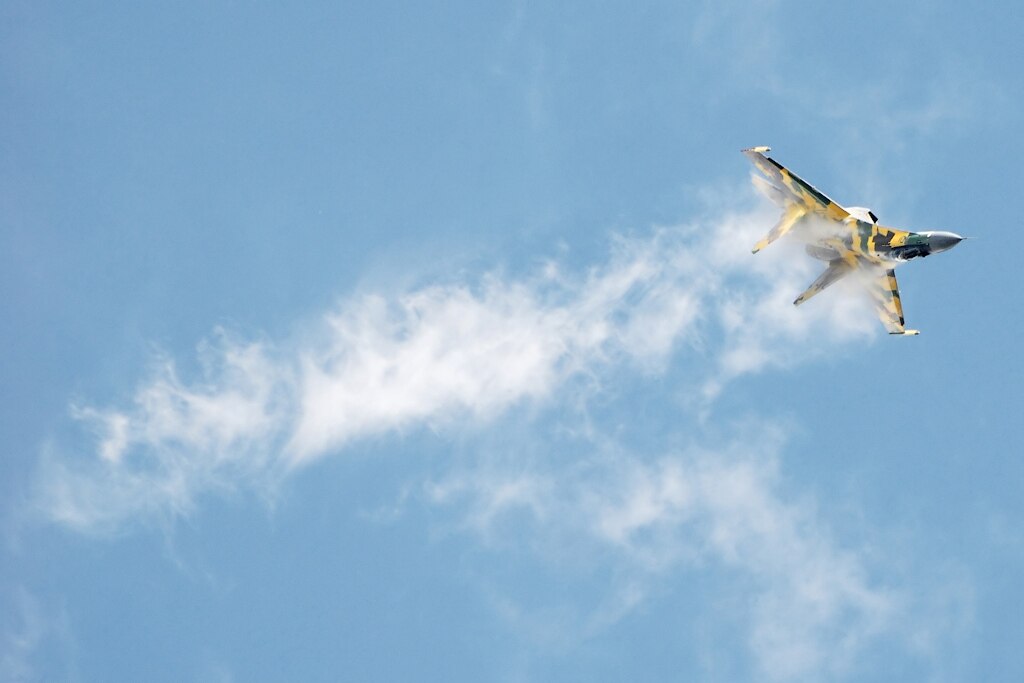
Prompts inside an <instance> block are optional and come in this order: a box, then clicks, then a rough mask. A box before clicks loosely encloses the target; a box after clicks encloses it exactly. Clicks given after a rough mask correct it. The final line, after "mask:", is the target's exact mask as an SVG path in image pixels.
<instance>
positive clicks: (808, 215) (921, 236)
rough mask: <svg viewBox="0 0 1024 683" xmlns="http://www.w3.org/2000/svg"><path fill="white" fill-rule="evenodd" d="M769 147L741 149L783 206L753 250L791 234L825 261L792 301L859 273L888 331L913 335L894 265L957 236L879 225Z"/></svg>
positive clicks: (764, 188) (765, 189) (758, 182)
mask: <svg viewBox="0 0 1024 683" xmlns="http://www.w3.org/2000/svg"><path fill="white" fill-rule="evenodd" d="M768 151H769V148H768V147H751V148H750V149H745V150H743V154H744V155H745V156H746V157H747V158H748V159H750V161H751V162H752V163H753V164H754V166H756V167H757V169H758V170H759V171H761V173H763V174H764V176H765V177H763V178H762V177H760V176H753V177H752V179H753V181H754V185H755V186H756V187H757V188H758V190H760V191H761V192H762V193H763V194H764V195H765V196H767V197H768V198H769V199H771V200H772V201H773V202H775V203H776V204H777V205H778V206H779V207H780V208H782V217H781V218H780V219H779V222H778V223H777V224H776V225H775V227H773V228H772V229H771V230H770V231H769V232H768V234H767V235H766V236H765V237H764V238H762V239H761V240H760V241H759V242H758V243H757V244H755V245H754V248H753V250H752V251H753V253H755V254H756V253H757V252H759V251H761V250H762V249H764V248H765V247H766V246H768V245H769V244H771V243H772V242H774V241H775V240H777V239H779V238H780V237H782V236H783V235H786V234H792V235H793V236H794V237H796V238H797V239H799V240H800V241H802V242H804V243H805V244H806V245H807V253H808V254H810V255H811V256H813V257H814V258H817V259H819V260H822V261H827V262H828V267H827V268H826V269H825V272H823V273H822V274H821V275H820V276H819V277H818V279H817V280H815V281H814V282H813V283H812V284H811V286H810V287H808V288H807V290H806V291H804V292H803V293H802V294H801V295H800V296H798V297H797V298H796V300H795V301H794V302H793V303H794V304H796V305H800V304H802V303H804V302H805V301H807V300H808V299H810V298H811V297H813V296H814V295H815V294H817V293H818V292H820V291H822V290H823V289H825V288H826V287H828V286H829V285H831V284H833V283H834V282H836V281H838V280H839V279H841V278H843V277H845V276H846V275H849V274H851V273H854V272H863V273H865V274H866V275H867V277H866V278H864V279H865V281H866V283H867V285H866V286H867V290H868V293H869V294H870V295H871V297H872V299H873V300H874V303H875V307H876V310H877V312H878V317H879V319H880V320H881V321H882V324H883V325H884V326H885V329H886V330H887V331H888V332H889V333H890V334H904V335H913V334H917V333H918V332H917V330H908V329H906V328H905V327H904V319H903V305H902V304H901V302H900V291H899V287H898V285H897V283H896V273H895V271H894V270H893V268H894V267H895V266H897V265H899V264H901V263H905V262H906V261H908V260H910V259H912V258H917V257H923V256H927V255H929V254H930V253H933V252H936V251H943V250H945V249H948V248H950V247H951V246H953V245H955V244H956V243H958V242H959V241H960V240H961V239H962V238H961V237H960V236H959V235H954V234H953V233H914V232H909V231H907V230H897V229H895V228H890V227H886V226H884V225H879V224H878V222H877V219H876V218H875V215H874V214H873V213H871V212H870V211H868V210H867V209H858V208H850V209H845V208H843V207H842V206H840V205H839V204H837V203H836V202H834V201H832V200H831V199H829V198H828V197H826V196H825V195H824V194H823V193H822V192H820V191H819V190H817V189H816V188H815V187H814V186H813V185H811V184H810V183H808V182H806V181H804V180H802V179H801V178H800V177H799V176H797V175H796V174H795V173H793V172H792V171H790V170H789V169H787V168H785V167H784V166H783V165H782V164H780V163H779V162H777V161H775V160H774V159H772V158H771V157H769V156H768V154H767V152H768ZM854 213H856V214H857V215H853V214H854ZM935 236H938V237H935Z"/></svg>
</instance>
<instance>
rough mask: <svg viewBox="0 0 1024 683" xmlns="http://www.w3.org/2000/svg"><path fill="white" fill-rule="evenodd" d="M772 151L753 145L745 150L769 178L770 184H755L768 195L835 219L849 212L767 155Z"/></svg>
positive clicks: (786, 205)
mask: <svg viewBox="0 0 1024 683" xmlns="http://www.w3.org/2000/svg"><path fill="white" fill-rule="evenodd" d="M769 151H770V148H768V147H751V148H749V149H745V150H743V154H744V156H746V157H747V158H748V159H750V161H751V163H753V164H754V166H756V167H757V170H759V171H761V173H763V174H764V175H765V177H766V178H767V179H768V183H767V184H765V183H764V182H763V181H761V182H755V184H756V185H757V186H758V188H759V189H761V190H762V191H763V192H765V194H767V195H768V196H769V198H771V199H772V200H773V201H775V202H776V203H779V204H781V205H782V206H783V207H784V208H788V207H790V206H793V205H796V207H799V209H801V210H802V213H805V214H806V213H815V214H818V215H820V216H824V217H825V218H828V219H830V220H834V221H841V220H843V219H844V218H846V217H847V216H849V215H850V214H849V212H848V211H847V210H846V209H844V208H843V207H841V206H839V205H838V204H836V203H835V202H834V201H832V200H831V199H829V198H828V197H826V196H825V195H824V194H823V193H822V192H820V191H819V190H817V189H816V188H815V187H814V186H813V185H811V184H810V183H808V182H807V181H805V180H803V179H802V178H800V177H799V176H798V175H796V174H795V173H793V172H792V171H790V170H789V169H788V168H786V167H785V166H783V165H782V164H780V163H779V162H777V161H775V159H772V158H771V157H770V156H768V152H769ZM758 180H760V179H758ZM796 207H794V208H796Z"/></svg>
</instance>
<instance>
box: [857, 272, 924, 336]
mask: <svg viewBox="0 0 1024 683" xmlns="http://www.w3.org/2000/svg"><path fill="white" fill-rule="evenodd" d="M868 292H869V293H870V294H871V298H872V299H874V301H875V309H876V310H877V312H878V318H879V320H881V321H882V325H884V326H885V329H886V330H887V331H888V332H889V334H905V335H913V334H919V332H918V331H917V330H908V329H906V328H905V327H904V326H903V304H902V303H901V302H900V288H899V285H897V284H896V271H894V270H892V269H891V268H890V269H889V270H886V271H885V272H882V273H879V274H878V275H877V276H875V277H873V278H871V279H870V280H869V281H868Z"/></svg>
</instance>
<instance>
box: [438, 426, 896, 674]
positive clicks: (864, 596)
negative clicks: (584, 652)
mask: <svg viewBox="0 0 1024 683" xmlns="http://www.w3.org/2000/svg"><path fill="white" fill-rule="evenodd" d="M737 431H738V432H746V433H747V434H748V437H746V438H741V439H737V440H735V441H732V442H730V443H726V444H719V445H717V446H716V447H715V448H714V449H707V448H699V447H693V448H690V449H686V450H684V451H683V452H680V453H675V454H671V455H666V456H664V457H658V458H655V459H653V460H652V459H650V458H647V457H644V456H643V455H642V454H638V453H630V452H628V451H626V450H623V449H620V448H615V447H610V446H609V445H608V444H604V445H603V446H601V447H600V448H598V449H596V450H595V452H594V453H592V454H591V455H590V456H589V457H582V458H580V459H579V460H578V461H577V462H574V463H572V464H568V465H567V464H564V463H557V462H556V463H551V462H550V461H549V462H548V463H547V464H544V465H539V466H534V467H532V468H531V469H530V471H529V473H528V474H525V473H524V472H523V470H522V467H521V464H520V463H517V462H507V461H506V462H504V463H502V462H485V463H481V464H478V465H477V466H475V467H470V468H464V469H462V470H458V471H455V472H452V473H450V474H449V475H448V476H447V477H446V478H444V479H442V480H439V481H436V482H433V483H431V484H430V485H428V486H427V487H426V488H425V495H426V498H427V500H428V501H430V502H431V503H432V504H434V505H439V506H442V508H451V509H452V510H454V511H455V512H456V514H458V515H459V516H460V517H461V519H462V522H461V528H462V529H464V530H466V531H468V532H470V533H474V534H479V535H481V536H482V537H483V539H484V540H485V541H487V542H493V541H492V539H493V538H505V537H508V536H510V535H512V534H510V533H509V524H510V520H513V521H512V522H511V523H514V524H515V525H518V528H517V531H516V533H515V534H514V536H515V537H518V538H528V539H531V543H532V544H533V545H534V547H535V549H538V550H539V552H541V553H542V554H556V555H560V554H562V553H564V552H566V550H565V548H566V547H572V551H571V552H573V553H576V554H578V555H580V556H582V557H591V558H598V557H603V558H606V561H609V562H611V563H612V564H613V565H615V566H617V570H616V576H617V577H618V578H617V580H616V585H617V586H618V589H615V588H614V587H613V588H612V589H610V590H609V591H608V594H609V595H608V596H605V597H604V598H602V600H601V602H600V604H598V605H596V606H593V609H592V611H591V612H587V610H583V611H584V612H585V614H582V615H580V616H579V617H578V618H577V619H576V622H577V623H573V620H572V619H571V618H569V617H567V615H566V613H565V610H556V609H554V608H553V606H551V605H548V606H547V610H548V612H547V614H549V615H550V614H554V615H555V616H556V617H557V621H558V623H557V624H556V625H550V624H549V625H548V626H545V624H547V623H548V621H547V619H546V618H545V614H537V615H531V614H529V613H524V612H523V610H522V609H520V608H516V606H515V605H514V604H512V603H509V602H508V601H499V602H500V603H501V604H502V605H504V608H503V613H505V614H506V616H507V617H508V618H509V619H510V621H511V622H512V623H513V624H514V625H516V626H519V627H522V628H525V629H527V630H530V631H534V632H537V633H540V636H541V637H542V638H543V637H544V634H545V633H550V634H556V635H557V638H559V639H565V638H568V637H570V636H568V635H567V634H568V633H576V634H577V637H586V636H587V634H588V633H590V632H591V631H592V630H593V629H594V628H595V624H598V625H599V627H598V628H599V630H603V629H605V628H608V627H609V626H611V625H612V624H613V623H614V622H615V621H616V620H617V619H618V618H620V617H622V616H624V615H625V614H626V613H628V612H630V611H631V610H633V609H634V608H635V607H636V606H637V605H639V604H642V603H643V602H644V601H646V600H647V598H648V593H649V592H650V591H651V589H652V588H653V589H654V592H655V594H657V595H658V599H659V600H665V599H667V598H666V590H667V589H666V588H665V587H664V586H663V585H662V586H659V584H663V583H664V582H665V581H667V580H668V577H670V576H671V575H672V574H673V573H674V572H675V571H676V570H678V569H680V568H684V569H695V568H700V567H707V566H709V565H710V566H712V567H714V570H715V571H725V572H727V573H731V574H733V575H734V576H735V577H736V579H737V580H736V581H730V582H729V585H736V584H739V585H743V586H745V587H746V588H745V589H744V591H743V592H744V594H745V599H744V601H743V603H744V604H745V607H743V608H742V609H741V610H740V611H741V614H740V615H739V616H738V619H739V620H740V621H741V622H742V623H743V624H744V625H745V626H744V630H745V632H746V634H747V635H746V638H747V641H748V644H749V647H750V649H751V651H752V652H753V654H754V655H755V659H756V662H757V667H758V669H759V675H758V677H759V678H771V679H776V680H792V679H803V678H807V677H810V678H816V679H820V677H822V676H827V677H832V676H834V675H836V674H843V673H846V672H847V671H848V670H849V667H850V666H851V664H852V663H853V661H854V658H855V656H856V654H857V653H858V652H860V651H861V649H862V648H863V647H864V646H865V645H866V644H867V643H869V642H871V640H872V639H873V638H874V637H875V636H877V635H878V634H880V633H882V632H885V631H887V630H889V629H891V628H892V627H893V626H894V625H895V623H896V621H897V613H898V611H899V609H900V608H901V607H902V605H901V604H900V600H901V598H900V596H899V595H898V593H897V591H895V590H893V589H891V588H889V587H886V586H884V585H880V584H879V582H878V581H877V580H876V579H875V578H873V577H872V568H871V567H870V566H869V563H868V562H867V561H866V559H865V557H864V556H863V555H862V554H861V553H859V552H857V551H856V550H855V549H849V548H843V547H841V546H840V545H838V544H837V543H836V542H835V541H834V540H833V538H832V535H831V531H830V529H829V528H828V526H827V525H826V524H824V523H823V522H822V521H821V515H820V514H819V513H818V510H817V508H816V506H815V504H814V502H813V498H811V497H808V496H804V497H802V498H798V499H797V500H796V501H795V502H793V501H789V500H787V499H786V495H785V486H784V482H782V481H781V479H782V478H781V476H780V474H779V471H778V465H777V463H778V461H777V457H776V454H777V450H778V448H779V446H780V445H781V442H782V438H781V432H779V430H777V429H775V428H769V427H762V428H757V429H737ZM581 463H582V464H581ZM567 539H572V540H571V541H570V540H567ZM581 539H582V540H581ZM591 546H593V547H591ZM609 554H610V556H611V558H612V559H611V560H607V558H608V557H609ZM556 564H557V563H556ZM609 596H610V597H609ZM691 609H692V606H691ZM694 616H695V618H702V619H714V618H715V617H713V616H712V615H694ZM567 624H570V626H567ZM553 637H555V636H553Z"/></svg>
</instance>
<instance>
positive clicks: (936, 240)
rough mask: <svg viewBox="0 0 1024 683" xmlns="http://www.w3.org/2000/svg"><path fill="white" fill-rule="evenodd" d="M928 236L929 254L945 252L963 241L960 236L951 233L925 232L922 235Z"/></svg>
mask: <svg viewBox="0 0 1024 683" xmlns="http://www.w3.org/2000/svg"><path fill="white" fill-rule="evenodd" d="M923 234H925V235H927V236H928V250H929V251H930V252H931V253H933V254H934V253H937V252H940V251H946V250H947V249H952V248H953V247H955V246H956V245H958V244H960V240H962V239H963V237H961V236H960V235H957V234H956V233H952V232H940V231H937V230H936V231H935V232H927V233H923Z"/></svg>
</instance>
